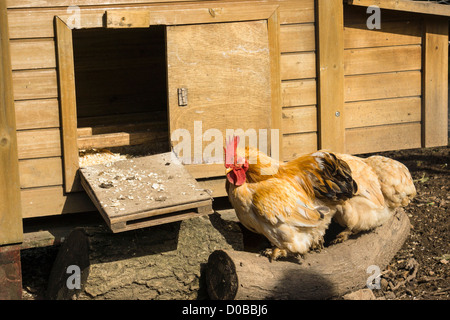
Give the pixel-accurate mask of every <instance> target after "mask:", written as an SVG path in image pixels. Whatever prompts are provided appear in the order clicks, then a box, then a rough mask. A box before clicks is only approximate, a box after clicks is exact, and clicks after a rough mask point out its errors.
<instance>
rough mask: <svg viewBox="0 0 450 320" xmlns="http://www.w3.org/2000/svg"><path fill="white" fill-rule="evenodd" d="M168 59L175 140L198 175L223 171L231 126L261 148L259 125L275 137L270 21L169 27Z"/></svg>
mask: <svg viewBox="0 0 450 320" xmlns="http://www.w3.org/2000/svg"><path fill="white" fill-rule="evenodd" d="M167 64H168V68H167V70H168V77H167V78H168V105H169V119H170V120H169V131H170V134H171V140H172V145H173V147H174V151H175V152H176V153H177V155H178V156H179V157H180V159H182V161H183V163H185V164H191V165H190V166H188V169H189V171H190V172H191V173H192V172H194V175H195V176H196V177H207V176H220V175H224V167H223V164H218V163H217V162H221V163H223V156H222V150H223V149H222V147H223V146H224V144H223V142H224V141H225V139H226V138H227V134H230V133H232V132H233V131H232V130H237V129H242V130H243V131H241V133H242V132H245V133H246V134H247V135H249V136H252V135H253V138H256V139H257V140H258V147H260V143H259V142H261V141H260V140H261V139H259V138H260V135H259V133H260V129H266V130H268V131H267V137H268V138H270V132H269V129H270V128H271V127H272V90H271V80H272V77H271V75H272V73H271V52H270V43H269V31H268V20H256V21H243V22H229V23H213V24H194V25H180V26H176V25H175V26H168V27H167ZM234 132H235V133H236V134H239V132H238V131H234ZM262 138H263V139H266V138H265V137H262ZM217 139H219V140H221V141H217ZM249 140H251V139H249ZM249 140H248V142H247V143H249V142H250V141H249ZM267 140H268V139H267ZM253 141H255V140H253ZM267 145H270V142H269V141H267ZM215 147H216V148H215ZM214 162H215V163H216V164H214V165H212V164H209V165H208V163H214Z"/></svg>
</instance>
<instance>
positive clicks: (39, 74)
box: [13, 69, 58, 100]
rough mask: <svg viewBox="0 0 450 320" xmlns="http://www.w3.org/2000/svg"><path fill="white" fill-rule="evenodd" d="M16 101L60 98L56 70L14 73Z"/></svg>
mask: <svg viewBox="0 0 450 320" xmlns="http://www.w3.org/2000/svg"><path fill="white" fill-rule="evenodd" d="M13 86H14V100H32V99H48V98H57V97H58V81H57V75H56V70H55V69H42V70H25V71H14V72H13Z"/></svg>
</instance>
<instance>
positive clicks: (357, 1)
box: [347, 0, 450, 17]
mask: <svg viewBox="0 0 450 320" xmlns="http://www.w3.org/2000/svg"><path fill="white" fill-rule="evenodd" d="M347 3H348V4H351V5H355V6H363V7H369V6H377V7H380V8H381V9H389V10H398V11H407V12H416V13H425V14H432V15H438V16H446V17H449V16H450V6H447V5H442V4H437V3H430V2H425V1H411V0H347Z"/></svg>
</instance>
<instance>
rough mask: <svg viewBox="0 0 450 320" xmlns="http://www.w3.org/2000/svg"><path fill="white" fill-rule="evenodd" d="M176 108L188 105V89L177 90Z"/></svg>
mask: <svg viewBox="0 0 450 320" xmlns="http://www.w3.org/2000/svg"><path fill="white" fill-rule="evenodd" d="M177 92H178V106H180V107H186V106H187V104H188V89H187V88H178V89H177Z"/></svg>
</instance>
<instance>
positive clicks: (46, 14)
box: [0, 0, 450, 296]
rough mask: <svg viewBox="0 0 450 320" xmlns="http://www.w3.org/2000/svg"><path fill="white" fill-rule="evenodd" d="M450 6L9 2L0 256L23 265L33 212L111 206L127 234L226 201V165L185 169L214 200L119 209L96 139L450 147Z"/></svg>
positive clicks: (113, 144)
mask: <svg viewBox="0 0 450 320" xmlns="http://www.w3.org/2000/svg"><path fill="white" fill-rule="evenodd" d="M373 5H374V6H376V7H377V8H379V10H380V12H379V18H380V21H378V22H379V23H380V25H379V27H380V28H374V29H370V28H369V24H368V19H369V18H371V16H372V14H373V12H372V11H370V12H369V13H368V11H367V7H368V6H373ZM449 16H450V6H445V5H440V4H436V3H430V2H423V1H409V0H217V1H208V0H207V1H199V0H198V1H196V0H192V1H183V0H58V1H57V0H6V1H1V2H0V30H1V31H0V36H1V44H0V49H1V50H0V92H1V95H0V97H1V99H0V252H3V253H1V254H0V257H2V256H3V257H4V258H0V265H2V266H7V267H8V268H12V270H15V269H14V268H16V269H17V261H18V260H17V259H18V256H19V255H18V252H19V251H20V249H21V248H23V247H24V244H23V243H25V239H26V237H27V234H26V232H25V233H24V231H23V222H24V221H26V220H27V219H31V218H37V217H47V216H60V215H65V214H73V213H86V212H96V211H101V213H102V215H103V217H104V218H105V220H107V222H108V223H109V225H110V227H111V228H112V229H113V227H116V228H118V229H120V230H119V231H123V230H128V229H129V228H135V227H136V228H137V227H143V226H148V225H151V224H155V223H165V222H169V221H174V220H176V219H182V218H186V217H190V216H192V214H194V215H195V214H201V213H209V212H210V210H211V207H210V202H208V201H210V199H211V197H221V196H224V195H225V189H224V181H225V179H224V168H223V165H222V164H208V163H195V164H189V165H188V164H186V165H182V166H181V167H180V166H176V167H177V168H178V169H177V170H182V171H183V170H184V171H183V172H182V173H180V174H182V175H187V176H186V180H184V183H185V184H187V183H190V184H192V185H195V186H196V187H195V188H194V189H195V190H197V189H199V190H203V189H207V190H210V191H211V192H210V194H209V195H207V196H205V195H204V194H202V195H199V194H196V195H195V196H194V195H193V196H192V197H193V198H195V201H194V202H195V205H192V206H188V205H185V203H181V202H180V201H181V200H180V201H178V203H175V204H174V206H179V207H177V208H178V209H179V212H180V215H173V214H172V212H171V210H162V209H161V208H160V207H158V210H159V211H158V213H155V214H146V213H145V212H150V211H151V210H150V209H149V208H147V209H146V208H144V209H142V208H141V209H142V210H141V211H139V214H137V215H136V217H135V219H131V220H132V221H131V222H130V221H129V219H128V220H127V219H125V218H123V219H122V218H120V217H119V219H118V220H117V219H116V218H117V217H116V216H114V217H113V218H111V216H110V215H109V213H108V212H107V211H108V210H106V209H105V207H104V206H102V204H101V195H100V194H99V193H98V192H96V191H95V190H93V189H94V188H90V182H89V179H87V178H86V175H88V176H89V174H94V175H95V174H101V172H99V171H98V170H97V171H96V173H95V172H94V173H92V172H90V173H88V174H86V173H85V172H83V170H80V156H81V155H82V154H84V153H85V152H86V150H89V149H91V148H96V149H98V150H104V149H108V150H113V151H111V152H109V151H106V153H107V154H108V152H109V153H114V154H115V153H119V154H120V153H121V152H125V153H126V152H131V153H133V154H138V155H149V154H152V155H156V156H158V155H163V154H165V155H167V154H169V153H170V152H171V149H172V147H173V146H174V143H172V142H171V141H172V140H171V136H172V134H173V133H174V132H175V131H176V130H177V129H186V130H187V131H188V132H190V133H191V135H192V136H194V134H195V132H194V131H195V130H196V129H195V122H196V121H201V124H202V127H201V130H202V132H205V131H206V130H208V129H218V130H219V131H220V132H221V133H222V134H223V136H224V137H225V130H226V129H238V128H239V129H243V130H244V131H245V130H248V129H251V128H252V129H255V130H256V131H258V130H259V129H268V130H269V129H278V130H279V132H280V135H279V138H278V139H279V142H280V150H279V154H280V155H281V159H282V160H285V161H286V160H290V159H293V158H295V157H296V156H298V155H300V154H302V153H307V152H312V151H315V150H317V149H320V148H325V149H329V150H333V151H337V152H346V153H351V154H361V153H369V152H379V151H386V150H397V149H408V148H419V147H431V146H442V145H447V143H448V136H447V127H448V124H447V112H448V91H447V90H448V17H449ZM371 19H372V20H371V21H372V22H373V19H376V17H372V18H371ZM205 140H206V139H205ZM272 142H273V141H272ZM200 143H201V142H200ZM207 144H208V142H207V141H203V145H207ZM114 148H115V149H114ZM127 148H128V149H127ZM114 150H119V151H114ZM123 150H126V151H123ZM129 150H131V151H129ZM160 160H161V159H159V160H158V161H160ZM158 161H156V162H155V161H154V162H152V164H151V165H156V166H160V167H164V166H165V165H167V163H169V160H167V161H166V160H164V161H162V162H161V161H160V163H159V162H158ZM158 163H159V164H158ZM144 166H145V164H144ZM107 167H108V165H106V167H105V168H102V170H103V169H104V170H107ZM137 169H139V168H137ZM94 171H95V170H94ZM180 172H181V171H180ZM151 174H152V173H151V172H146V176H147V177H149V176H150V175H151ZM169 176H170V175H169ZM125 178H126V179H128V178H127V177H125ZM135 179H137V178H136V177H134V178H133V180H135ZM106 185H107V183H106V184H104V186H106ZM174 185H176V186H177V187H178V188H179V187H180V185H181V186H182V187H183V182H179V183H174ZM83 187H84V188H83ZM91 187H92V185H91ZM148 188H149V189H152V188H153V189H158V188H159V189H158V190H160V189H161V188H160V187H159V185H158V184H157V185H156V188H155V184H149V185H148ZM107 189H108V188H107V187H105V188H103V189H102V190H103V191H105V190H107ZM85 190H87V192H86V191H85ZM166 191H167V190H166ZM147 200H148V199H147ZM151 200H155V199H151ZM186 201H187V200H186ZM147 202H148V201H147ZM150 202H152V201H150ZM194 202H193V203H194ZM150 206H151V205H150ZM152 210H153V209H152ZM172 211H173V210H172ZM143 212H144V213H143ZM167 214H172V215H171V216H170V217H171V218H170V219H168V216H167ZM113 215H114V214H113ZM155 216H156V217H157V218H156V222H155V218H154V217H155ZM149 217H152V220H151V221H150V220H148V219H149ZM158 217H160V218H161V220H160V221H159V222H158V221H157V220H158ZM109 218H111V220H108V219H109ZM114 219H116V220H114ZM146 219H147V220H146ZM115 221H117V224H116V222H115ZM128 222H130V223H129V224H127V223H128ZM14 266H15V267H14ZM5 268H6V267H5ZM19 268H20V264H19ZM11 272H13V271H11ZM4 281H5V279H3V278H2V276H0V284H2V285H0V292H1V291H2V288H1V287H2V286H3V283H4ZM10 296H11V295H10Z"/></svg>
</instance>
